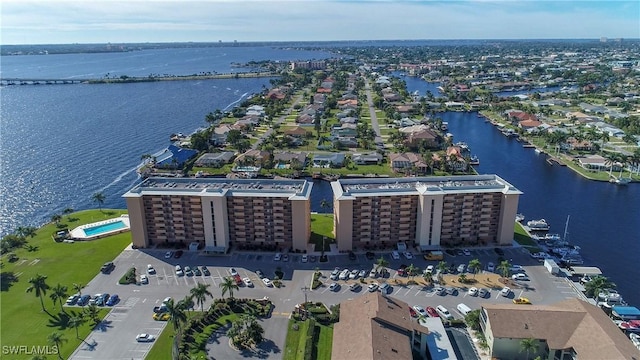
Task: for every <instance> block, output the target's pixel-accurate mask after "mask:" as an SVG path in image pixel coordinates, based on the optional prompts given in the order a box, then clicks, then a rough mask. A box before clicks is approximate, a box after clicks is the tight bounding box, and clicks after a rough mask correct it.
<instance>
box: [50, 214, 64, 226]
mask: <svg viewBox="0 0 640 360" xmlns="http://www.w3.org/2000/svg"><path fill="white" fill-rule="evenodd" d="M60 220H62V215H60V214H53V215H51V222H53V223H56V225H57V224H59V223H60Z"/></svg>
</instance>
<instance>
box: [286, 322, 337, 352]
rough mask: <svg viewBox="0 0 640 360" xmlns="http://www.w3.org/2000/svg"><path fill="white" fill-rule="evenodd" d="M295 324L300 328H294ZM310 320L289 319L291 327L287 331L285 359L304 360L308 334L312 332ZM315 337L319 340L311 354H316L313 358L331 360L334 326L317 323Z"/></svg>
mask: <svg viewBox="0 0 640 360" xmlns="http://www.w3.org/2000/svg"><path fill="white" fill-rule="evenodd" d="M294 324H297V325H298V330H294V329H293V326H294ZM309 324H310V321H309V320H305V321H296V320H293V319H291V320H289V328H288V332H287V339H286V341H285V345H284V352H283V353H284V354H283V359H284V360H304V353H305V348H306V341H307V335H308V334H310V333H311V329H309ZM314 331H315V332H316V333H314V338H317V341H316V342H315V343H314V344H313V347H314V349H313V351H312V352H311V354H315V355H316V356H315V357H313V355H312V358H314V359H316V360H331V347H332V345H333V327H330V326H324V325H321V324H318V323H315V330H314Z"/></svg>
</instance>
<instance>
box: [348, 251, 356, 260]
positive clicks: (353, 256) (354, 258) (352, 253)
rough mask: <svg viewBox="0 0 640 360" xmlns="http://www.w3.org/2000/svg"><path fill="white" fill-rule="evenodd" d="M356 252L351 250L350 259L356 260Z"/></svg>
mask: <svg viewBox="0 0 640 360" xmlns="http://www.w3.org/2000/svg"><path fill="white" fill-rule="evenodd" d="M356 259H357V257H356V253H354V252H353V251H349V260H356Z"/></svg>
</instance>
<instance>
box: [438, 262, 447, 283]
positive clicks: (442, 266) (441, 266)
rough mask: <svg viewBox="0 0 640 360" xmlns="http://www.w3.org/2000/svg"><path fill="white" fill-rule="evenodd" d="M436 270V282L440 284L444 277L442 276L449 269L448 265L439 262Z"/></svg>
mask: <svg viewBox="0 0 640 360" xmlns="http://www.w3.org/2000/svg"><path fill="white" fill-rule="evenodd" d="M436 268H437V269H438V281H439V282H441V281H442V278H443V276H444V275H443V274H444V273H445V272H446V271H447V269H448V268H449V265H448V264H447V262H446V261H440V262H439V263H438V266H436Z"/></svg>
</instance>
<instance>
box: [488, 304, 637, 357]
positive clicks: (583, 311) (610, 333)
mask: <svg viewBox="0 0 640 360" xmlns="http://www.w3.org/2000/svg"><path fill="white" fill-rule="evenodd" d="M483 309H484V310H485V311H486V312H487V316H488V319H489V323H490V325H491V330H492V332H493V337H494V338H496V339H497V338H510V339H528V338H533V339H544V340H545V341H546V342H547V344H548V346H549V348H550V349H570V348H573V350H574V351H575V352H576V354H577V355H578V358H580V359H594V360H600V359H633V358H635V359H640V351H638V349H636V348H635V346H633V344H631V342H630V341H629V339H628V338H627V337H626V336H625V335H624V334H623V333H622V332H621V331H620V330H619V329H618V327H617V326H616V325H615V324H614V323H613V321H611V319H610V318H609V317H608V316H607V315H606V314H605V313H604V312H603V311H602V310H601V309H600V308H598V307H597V306H594V305H591V304H589V303H587V302H584V301H582V300H579V299H569V300H565V301H562V302H559V303H556V304H553V305H548V306H542V305H540V306H536V305H533V306H522V305H515V304H484V305H483Z"/></svg>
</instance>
